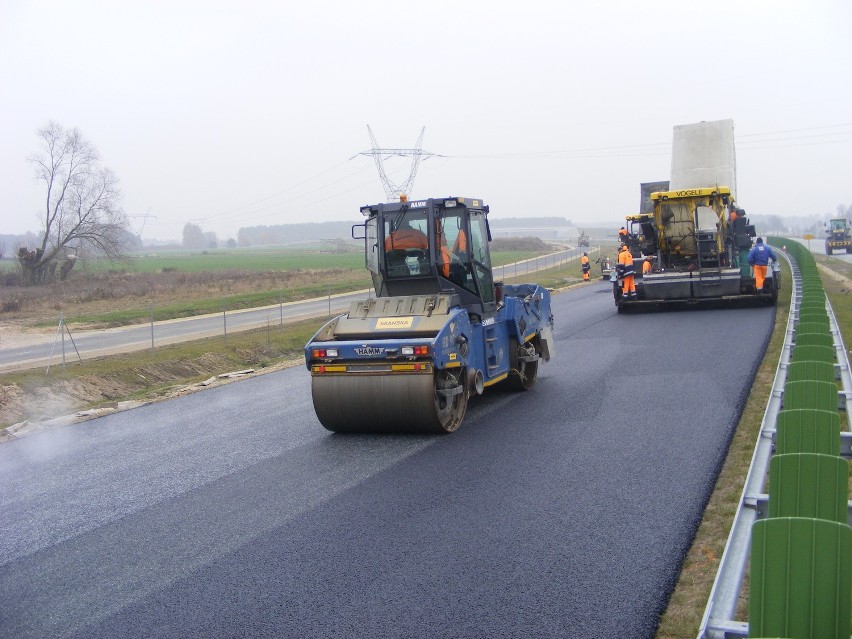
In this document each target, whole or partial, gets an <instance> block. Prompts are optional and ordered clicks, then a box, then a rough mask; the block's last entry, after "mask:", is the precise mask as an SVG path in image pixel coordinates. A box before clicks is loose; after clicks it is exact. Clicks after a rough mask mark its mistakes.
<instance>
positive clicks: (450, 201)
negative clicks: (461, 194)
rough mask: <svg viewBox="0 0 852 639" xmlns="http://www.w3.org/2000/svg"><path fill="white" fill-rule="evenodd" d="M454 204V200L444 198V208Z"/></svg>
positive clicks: (449, 207)
mask: <svg viewBox="0 0 852 639" xmlns="http://www.w3.org/2000/svg"><path fill="white" fill-rule="evenodd" d="M455 205H456V201H455V200H444V208H448V209H451V208H453V207H454V206H455Z"/></svg>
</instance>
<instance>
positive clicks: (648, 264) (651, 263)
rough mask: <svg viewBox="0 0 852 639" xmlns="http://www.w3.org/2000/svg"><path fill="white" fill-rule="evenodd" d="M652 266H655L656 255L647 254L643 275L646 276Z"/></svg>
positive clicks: (643, 264) (643, 265)
mask: <svg viewBox="0 0 852 639" xmlns="http://www.w3.org/2000/svg"><path fill="white" fill-rule="evenodd" d="M652 268H654V256H653V255H646V256H645V261H644V262H643V263H642V275H643V276H645V275H647V274H648V273H650V272H651V269H652Z"/></svg>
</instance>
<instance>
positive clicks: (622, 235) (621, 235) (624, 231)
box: [618, 226, 627, 242]
mask: <svg viewBox="0 0 852 639" xmlns="http://www.w3.org/2000/svg"><path fill="white" fill-rule="evenodd" d="M618 239H619V240H620V241H622V242H626V241H627V229H626V228H624V227H623V226H622V227H621V228H620V229H618Z"/></svg>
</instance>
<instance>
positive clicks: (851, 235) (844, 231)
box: [825, 218, 852, 255]
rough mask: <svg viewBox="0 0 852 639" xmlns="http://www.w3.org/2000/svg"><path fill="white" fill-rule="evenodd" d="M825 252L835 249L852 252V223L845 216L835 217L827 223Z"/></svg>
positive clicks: (827, 253) (829, 253)
mask: <svg viewBox="0 0 852 639" xmlns="http://www.w3.org/2000/svg"><path fill="white" fill-rule="evenodd" d="M825 233H826V238H825V254H826V255H831V254H832V252H834V251H846V252H847V253H852V224H850V222H849V220H845V219H843V218H834V219H832V220H829V221H828V223H827V224H826V225H825Z"/></svg>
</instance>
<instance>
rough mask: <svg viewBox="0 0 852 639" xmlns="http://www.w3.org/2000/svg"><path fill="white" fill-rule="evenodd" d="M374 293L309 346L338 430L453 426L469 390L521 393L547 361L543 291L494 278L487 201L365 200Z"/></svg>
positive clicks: (329, 417) (320, 413) (314, 387)
mask: <svg viewBox="0 0 852 639" xmlns="http://www.w3.org/2000/svg"><path fill="white" fill-rule="evenodd" d="M361 213H362V214H363V215H364V217H365V218H366V219H365V221H364V223H363V224H356V225H354V226H353V227H352V237H353V238H354V239H363V240H364V254H365V263H366V268H367V270H368V271H369V272H370V275H371V278H372V281H373V289H374V292H375V297H374V296H372V295H370V296H368V297H367V298H365V299H363V300H360V301H356V302H352V304H351V305H350V308H349V311H348V312H347V313H344V314H342V315H339V316H337V317H334V318H333V319H331V320H330V321H329V322H327V323H326V324H325V325H324V326H322V328H320V329H319V330H318V331H317V332H316V334H315V335H314V336H313V337H312V338H311V339H310V341H309V342H308V343H307V344H306V345H305V363H306V366H307V368H308V370H309V371H310V374H311V394H312V398H313V404H314V410H315V411H316V414H317V417H318V419H319V421H320V423H321V424H322V425H323V426H324V427H325V428H326V429H328V430H330V431H334V432H392V433H450V432H453V431H455V430H456V429H458V427H459V426H460V425H461V423H462V420H463V419H464V415H465V412H466V408H467V404H468V400H469V398H470V397H471V396H474V395H478V394H481V393H483V392H485V390H486V389H487V388H489V387H492V386H495V385H498V384H500V385H503V386H505V387H508V388H510V389H513V390H518V391H527V390H530V389H531V388H532V387H533V385H534V384H535V381H536V377H537V374H538V367H539V364H540V362H542V361H547V360H549V359H550V357H551V353H552V349H553V331H552V329H553V315H552V313H551V305H550V293H549V291H548V290H547V289H545V288H543V287H541V286H539V285H537V284H514V285H509V284H504V283H502V282H495V281H494V279H493V274H492V268H491V257H490V251H489V244H488V243H489V242H490V240H491V232H490V227H489V224H488V213H489V207H488V206H487V205H485V204H484V203H483V201H482V200H481V199H478V198H465V197H445V198H429V199H425V200H417V201H408V200H407V199H406V198H405V197H403V198H401V201H400V202H391V203H381V204H375V205H369V206H364V207H362V208H361Z"/></svg>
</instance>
